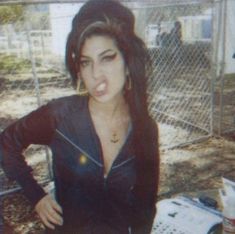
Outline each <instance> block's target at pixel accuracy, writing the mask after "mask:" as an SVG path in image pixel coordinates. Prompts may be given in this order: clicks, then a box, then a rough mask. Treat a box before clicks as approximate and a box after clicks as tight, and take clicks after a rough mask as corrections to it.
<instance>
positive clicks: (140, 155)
mask: <svg viewBox="0 0 235 234" xmlns="http://www.w3.org/2000/svg"><path fill="white" fill-rule="evenodd" d="M134 22H135V20H134V15H133V14H132V12H131V11H130V10H129V9H128V8H126V7H124V6H123V5H121V4H120V3H118V2H117V1H112V0H90V1H88V2H87V3H86V4H85V5H84V6H83V7H82V8H81V9H80V11H79V12H78V14H77V15H76V16H75V17H74V19H73V22H72V30H71V32H70V34H69V36H68V40H67V46H66V65H67V68H68V71H69V72H70V74H71V77H72V80H73V84H74V86H76V83H77V73H78V72H79V66H77V63H78V60H79V56H80V50H81V48H82V45H83V43H84V41H85V39H86V38H87V37H89V36H92V35H106V36H109V37H111V38H112V39H114V41H115V42H116V44H117V47H118V48H119V50H120V51H121V53H122V55H123V57H124V60H125V62H126V65H127V67H128V69H129V73H130V79H131V81H132V82H131V83H132V89H130V90H127V91H126V93H125V98H126V101H127V103H128V104H129V108H130V115H131V120H132V125H133V131H134V145H135V154H136V157H137V164H136V165H137V182H136V186H135V193H136V195H137V196H138V197H139V198H140V200H142V201H143V202H145V203H146V202H149V203H153V204H154V203H155V202H156V195H157V187H158V174H159V169H158V167H159V163H158V160H159V159H158V134H157V128H156V127H155V126H156V125H155V124H154V123H153V121H152V119H151V118H150V116H149V113H148V104H147V94H146V89H147V75H146V74H147V72H149V71H150V70H151V66H150V61H149V56H148V52H147V49H146V47H145V44H144V43H143V41H142V40H141V39H140V38H139V37H137V36H136V34H135V32H134Z"/></svg>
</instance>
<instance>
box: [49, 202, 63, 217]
mask: <svg viewBox="0 0 235 234" xmlns="http://www.w3.org/2000/svg"><path fill="white" fill-rule="evenodd" d="M52 207H53V208H54V209H55V210H56V211H57V212H59V213H60V214H63V210H62V207H61V206H60V205H59V204H58V203H57V202H56V201H55V200H53V202H52Z"/></svg>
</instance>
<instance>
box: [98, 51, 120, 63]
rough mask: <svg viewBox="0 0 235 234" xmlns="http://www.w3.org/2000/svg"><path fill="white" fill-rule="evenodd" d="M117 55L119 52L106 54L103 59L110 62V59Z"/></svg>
mask: <svg viewBox="0 0 235 234" xmlns="http://www.w3.org/2000/svg"><path fill="white" fill-rule="evenodd" d="M116 56H117V53H114V54H109V55H105V56H104V57H102V61H103V62H110V61H112V60H114V59H115V57H116Z"/></svg>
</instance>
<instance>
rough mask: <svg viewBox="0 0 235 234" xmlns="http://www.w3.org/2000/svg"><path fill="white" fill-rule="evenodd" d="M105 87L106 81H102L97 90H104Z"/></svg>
mask: <svg viewBox="0 0 235 234" xmlns="http://www.w3.org/2000/svg"><path fill="white" fill-rule="evenodd" d="M104 89H105V83H102V84H100V85H99V86H98V87H97V89H96V90H97V91H103V90H104Z"/></svg>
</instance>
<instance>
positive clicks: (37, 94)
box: [26, 22, 53, 180]
mask: <svg viewBox="0 0 235 234" xmlns="http://www.w3.org/2000/svg"><path fill="white" fill-rule="evenodd" d="M26 35H27V42H28V50H29V59H30V61H31V65H32V74H33V81H34V87H35V91H36V97H37V103H38V106H41V105H42V101H41V94H40V87H39V81H38V77H37V71H36V61H35V57H34V54H33V46H32V41H31V36H30V27H29V23H28V22H26ZM45 152H46V161H47V167H48V172H49V177H50V180H52V178H53V173H52V169H51V163H50V155H49V150H48V148H47V147H45Z"/></svg>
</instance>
